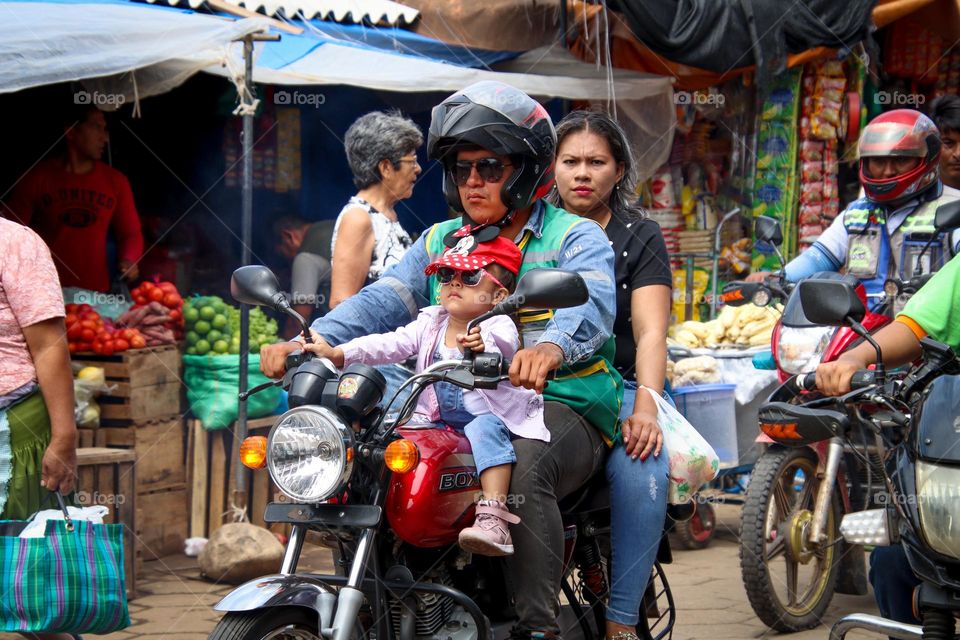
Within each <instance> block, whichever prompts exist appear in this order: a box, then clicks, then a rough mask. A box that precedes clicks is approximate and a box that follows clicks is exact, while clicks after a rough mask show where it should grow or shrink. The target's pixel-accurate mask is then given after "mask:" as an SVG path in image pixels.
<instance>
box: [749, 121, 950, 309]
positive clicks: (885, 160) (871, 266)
mask: <svg viewBox="0 0 960 640" xmlns="http://www.w3.org/2000/svg"><path fill="white" fill-rule="evenodd" d="M940 151H941V141H940V133H939V131H937V127H936V125H934V123H933V121H932V120H931V119H930V118H928V117H927V116H925V115H923V114H922V113H920V112H919V111H914V110H912V109H896V110H894V111H888V112H887V113H884V114H881V115H879V116H877V117H876V118H874V119H873V121H872V122H871V123H870V124H868V125H867V126H866V128H864V130H863V133H862V134H861V136H860V143H859V152H860V182H861V184H862V185H863V190H864V193H865V196H866V197H864V198H860V199H859V200H855V201H854V202H852V203H850V205H849V206H848V207H847V208H846V209H845V210H844V211H843V212H842V213H841V214H840V215H839V216H837V218H836V219H835V220H834V221H833V224H831V225H830V227H829V228H828V229H827V230H826V231H824V232H823V234H822V235H821V236H820V238H819V239H818V240H817V241H816V242H815V243H814V244H813V246H811V247H810V248H809V249H807V250H806V251H804V252H803V253H802V254H800V255H799V256H797V257H796V258H794V259H793V260H792V261H791V262H790V263H789V264H787V267H786V276H787V279H788V280H790V281H791V282H797V281H799V280H803V279H804V278H808V277H810V276H811V275H813V274H814V273H817V272H820V271H840V270H841V269H843V270H844V271H845V272H846V273H849V274H851V275H853V276H856V277H857V278H859V279H860V280H861V281H862V282H863V284H864V287H866V290H867V295H868V297H869V298H871V299H873V300H882V299H883V298H884V292H883V285H884V282H885V281H886V280H887V279H888V278H890V277H900V278H909V277H910V276H911V275H912V274H913V272H914V268H915V267H916V264H917V261H918V260H922V262H923V265H924V270H925V271H926V272H929V271H930V270H931V269H932V270H937V269H939V268H940V266H942V265H943V264H944V263H945V262H946V261H947V260H949V259H950V258H951V257H953V255H954V254H955V253H956V252H957V249H958V240H960V236H956V235H954V234H951V237H950V238H946V237H941V238H940V239H939V242H934V243H933V244H932V246H931V247H930V248H928V249H927V250H926V252H925V253H923V257H922V258H921V257H920V254H921V252H922V251H923V248H924V246H925V245H926V244H927V241H928V240H929V238H930V236H931V235H935V234H936V233H937V232H936V229H935V228H934V225H933V222H934V215H935V214H936V211H937V208H938V207H939V206H940V205H943V204H946V203H947V202H951V201H953V200H955V199H956V195H955V194H954V193H950V194H947V193H944V191H943V184H942V183H941V180H940ZM951 191H952V190H951ZM764 275H766V274H753V275H752V276H751V277H750V279H751V280H757V279H760V278H762V277H763V276H764Z"/></svg>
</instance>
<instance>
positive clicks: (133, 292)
mask: <svg viewBox="0 0 960 640" xmlns="http://www.w3.org/2000/svg"><path fill="white" fill-rule="evenodd" d="M142 293H143V287H142V286H136V287H134V288H133V289H131V290H130V295H131V296H133V297H134V298H136V297H137V296H139V295H140V294H142Z"/></svg>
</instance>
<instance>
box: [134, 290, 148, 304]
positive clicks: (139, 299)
mask: <svg viewBox="0 0 960 640" xmlns="http://www.w3.org/2000/svg"><path fill="white" fill-rule="evenodd" d="M133 301H134V302H136V303H137V306H138V307H143V306H146V305H148V304H150V301H149V300H148V299H147V296H145V295H143V294H142V293H141V294H140V295H138V296H134V297H133Z"/></svg>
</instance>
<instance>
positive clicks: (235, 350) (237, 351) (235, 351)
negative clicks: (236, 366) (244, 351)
mask: <svg viewBox="0 0 960 640" xmlns="http://www.w3.org/2000/svg"><path fill="white" fill-rule="evenodd" d="M230 353H231V354H233V355H239V354H240V345H239V344H232V345H230Z"/></svg>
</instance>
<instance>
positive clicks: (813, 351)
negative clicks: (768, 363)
mask: <svg viewBox="0 0 960 640" xmlns="http://www.w3.org/2000/svg"><path fill="white" fill-rule="evenodd" d="M833 332H834V328H833V327H787V326H781V327H780V338H779V340H778V341H777V361H778V362H779V363H780V368H781V369H783V370H784V371H786V372H787V373H790V374H797V373H810V372H811V371H815V370H816V368H817V366H818V365H819V364H820V359H821V358H823V354H824V352H825V351H826V350H827V345H829V344H830V337H831V336H832V335H833Z"/></svg>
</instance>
